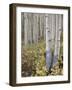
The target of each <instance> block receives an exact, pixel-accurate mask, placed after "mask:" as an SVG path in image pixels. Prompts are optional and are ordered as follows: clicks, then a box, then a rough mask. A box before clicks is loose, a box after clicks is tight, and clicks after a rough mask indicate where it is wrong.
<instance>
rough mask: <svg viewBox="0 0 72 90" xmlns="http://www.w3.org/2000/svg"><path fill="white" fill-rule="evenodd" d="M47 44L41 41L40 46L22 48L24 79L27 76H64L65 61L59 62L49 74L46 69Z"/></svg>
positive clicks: (33, 45)
mask: <svg viewBox="0 0 72 90" xmlns="http://www.w3.org/2000/svg"><path fill="white" fill-rule="evenodd" d="M45 46H46V45H45V42H44V41H40V42H39V43H38V44H32V45H27V46H26V47H25V46H22V55H21V56H22V67H21V68H22V73H21V75H22V77H27V76H48V75H63V61H62V60H61V61H59V62H58V63H57V64H56V65H55V66H53V67H52V68H51V71H50V72H48V70H47V68H46V62H45V61H46V60H45V59H46V58H45V57H46V56H45V52H46V49H45Z"/></svg>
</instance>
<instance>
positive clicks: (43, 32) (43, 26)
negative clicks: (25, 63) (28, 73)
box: [21, 12, 63, 69]
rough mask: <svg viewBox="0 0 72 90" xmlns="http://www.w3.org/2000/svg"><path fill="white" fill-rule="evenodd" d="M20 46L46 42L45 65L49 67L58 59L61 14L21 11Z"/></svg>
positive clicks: (61, 23)
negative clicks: (41, 41)
mask: <svg viewBox="0 0 72 90" xmlns="http://www.w3.org/2000/svg"><path fill="white" fill-rule="evenodd" d="M21 25H22V46H27V45H28V44H29V45H31V44H33V43H34V44H35V43H38V42H39V41H40V40H43V41H44V42H46V66H47V69H50V68H51V67H52V66H53V65H54V64H55V63H56V62H57V60H58V57H59V53H60V47H61V41H62V42H63V39H62V38H61V35H63V34H62V33H63V15H61V14H43V13H42V14H40V13H23V12H22V13H21Z"/></svg>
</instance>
